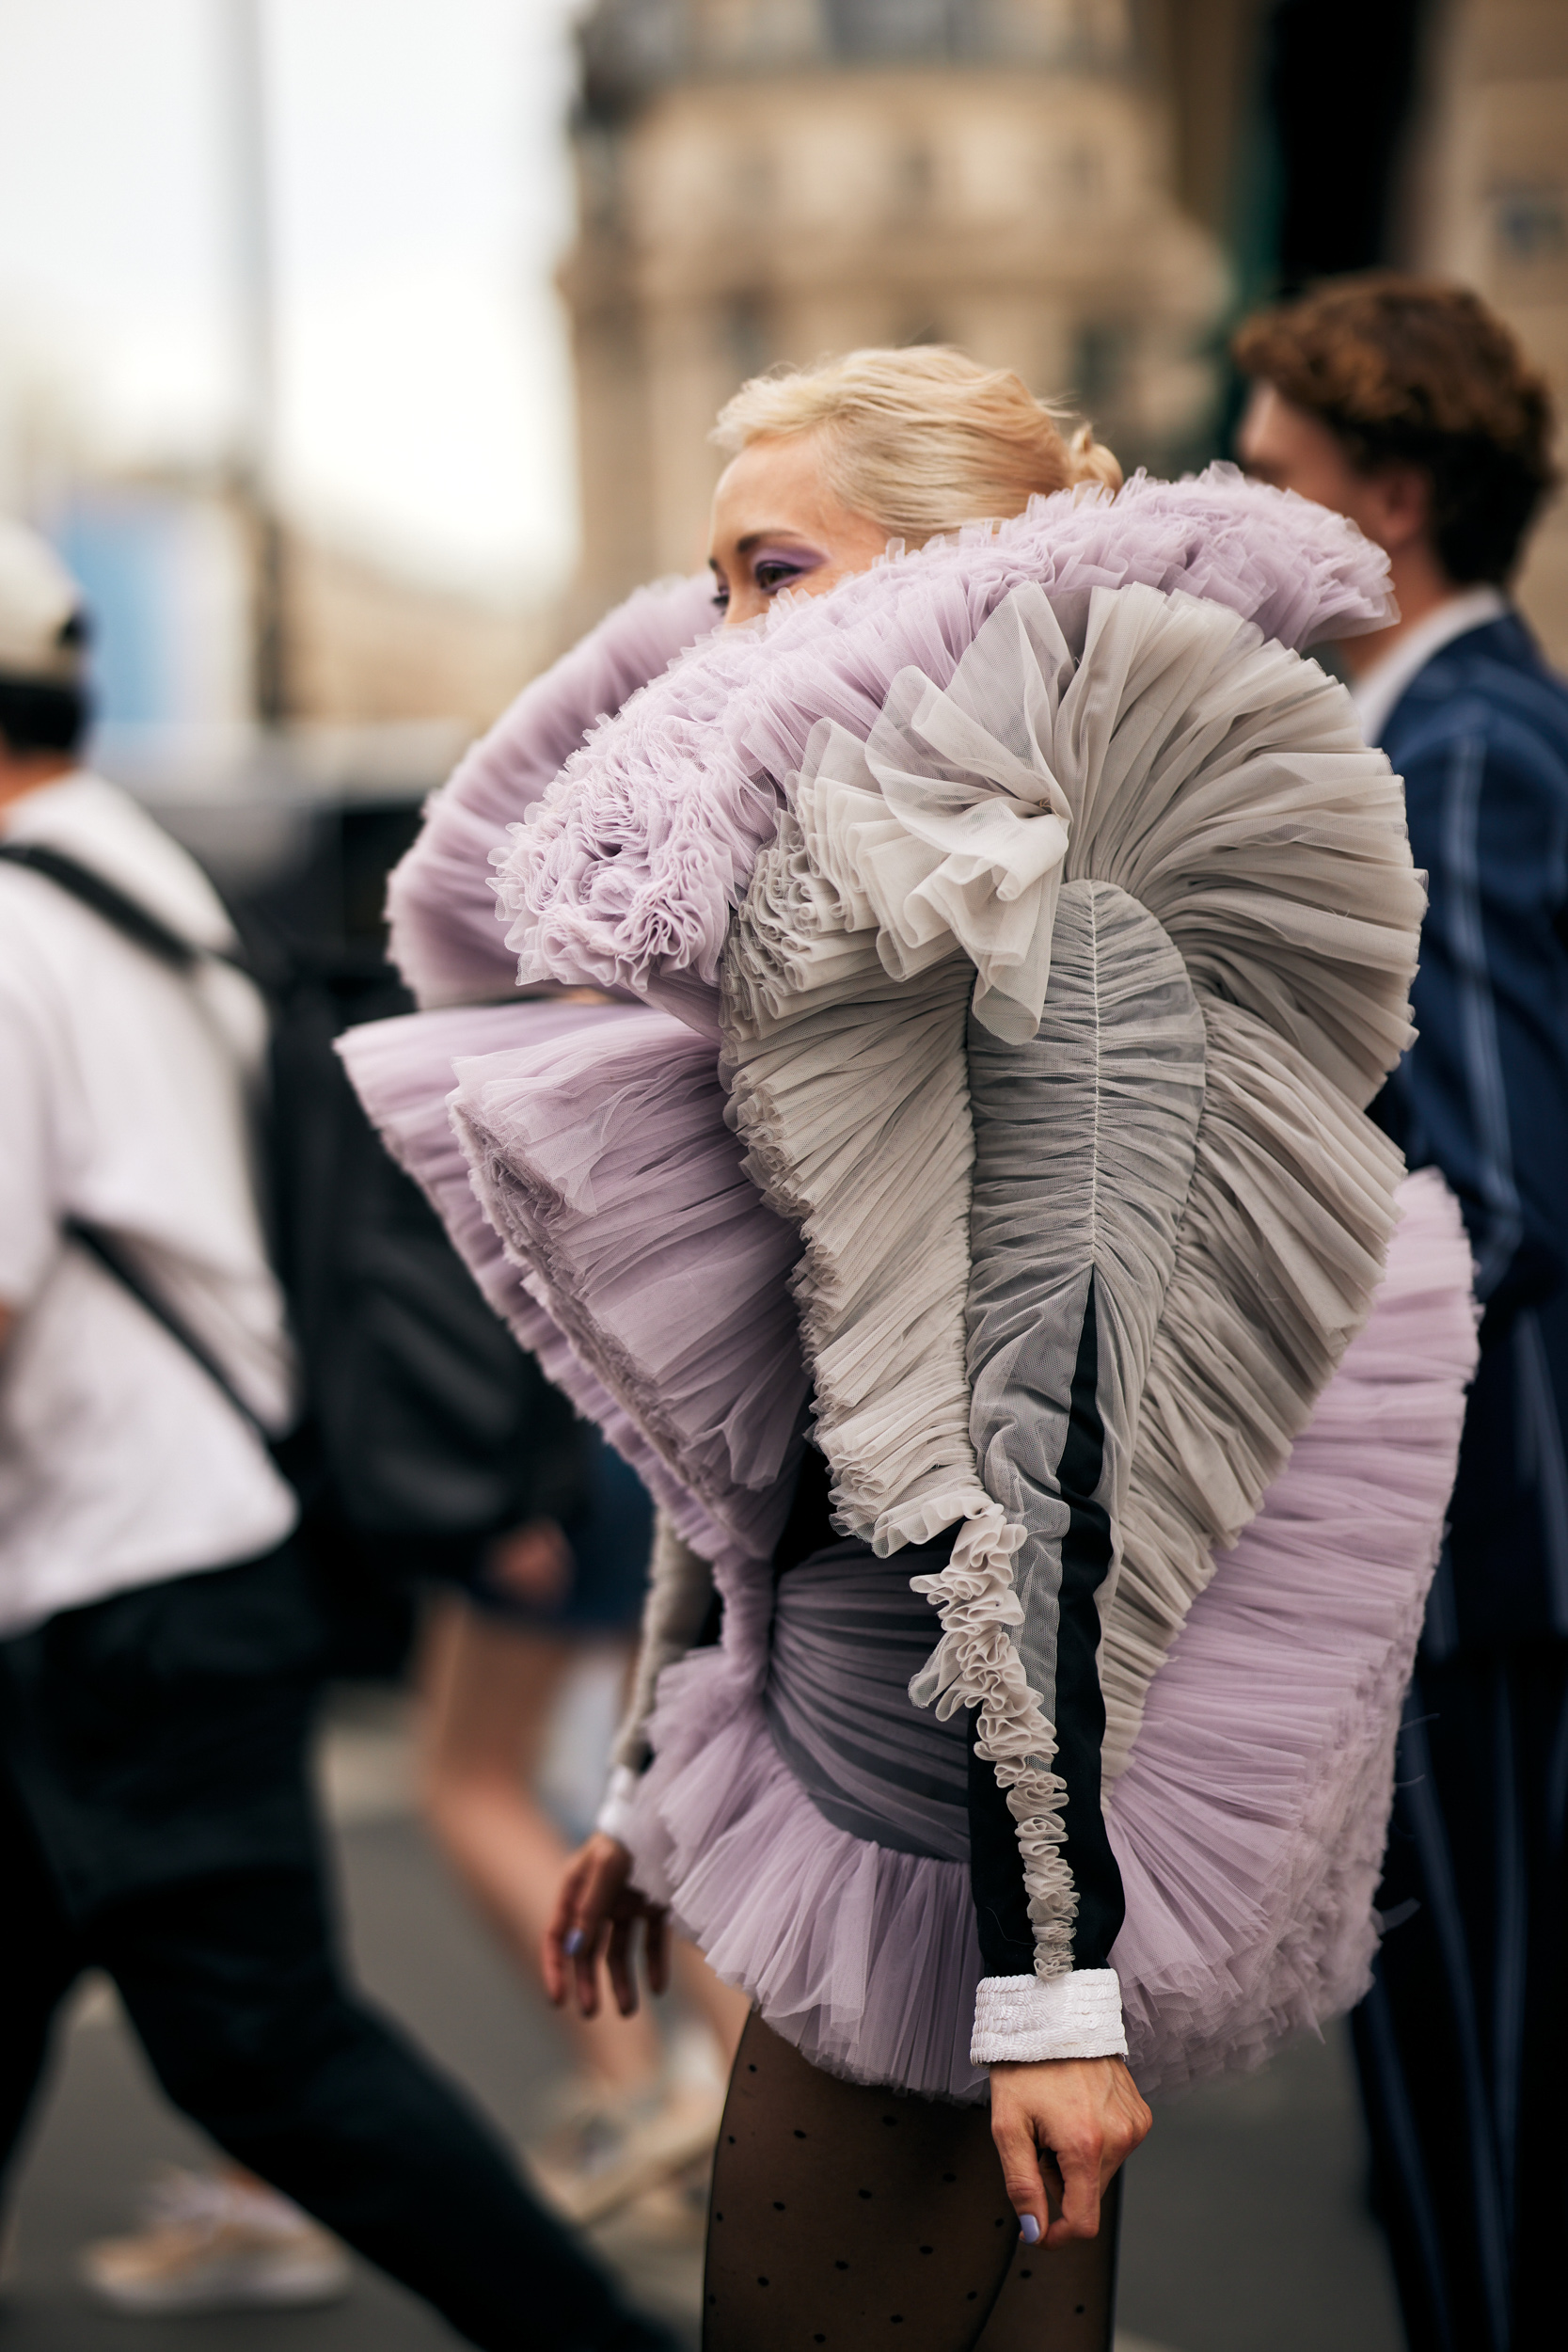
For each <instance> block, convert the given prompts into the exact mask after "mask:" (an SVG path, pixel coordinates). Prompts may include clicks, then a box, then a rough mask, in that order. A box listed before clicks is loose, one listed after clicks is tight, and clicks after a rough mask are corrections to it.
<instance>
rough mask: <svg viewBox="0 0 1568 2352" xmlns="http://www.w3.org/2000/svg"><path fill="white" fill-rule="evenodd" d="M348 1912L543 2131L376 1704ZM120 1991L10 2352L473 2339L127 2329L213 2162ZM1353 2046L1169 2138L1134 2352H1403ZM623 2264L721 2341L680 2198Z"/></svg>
mask: <svg viewBox="0 0 1568 2352" xmlns="http://www.w3.org/2000/svg"><path fill="white" fill-rule="evenodd" d="M325 1769H326V1782H327V1788H328V1791H329V1794H330V1796H331V1799H332V1804H333V1810H334V1813H335V1815H336V1816H337V1830H336V1836H337V1840H338V1848H339V1855H340V1867H341V1883H342V1893H343V1899H344V1903H345V1906H346V1911H347V1915H348V1920H349V1925H350V1931H351V1941H352V1945H353V1948H354V1950H355V1953H356V1959H357V1963H358V1965H359V1968H360V1970H361V1972H362V1975H363V1978H364V1980H365V1982H366V1984H367V1985H368V1986H369V1988H370V1989H371V1991H372V1994H374V1995H375V1996H376V1998H377V1999H378V2000H380V2001H381V2002H382V2003H384V2004H385V2005H386V2007H387V2008H388V2010H391V2011H392V2013H393V2014H394V2015H395V2016H397V2017H398V2018H400V2019H402V2020H403V2021H404V2023H405V2024H406V2025H407V2026H410V2027H411V2028H412V2029H413V2031H414V2032H415V2033H417V2034H418V2035H419V2037H420V2039H421V2041H423V2042H425V2043H426V2044H427V2045H428V2047H429V2048H430V2049H431V2050H432V2051H433V2052H434V2053H435V2054H436V2057H437V2058H439V2059H440V2060H441V2061H442V2062H443V2063H444V2064H445V2065H447V2066H448V2067H450V2068H451V2071H452V2072H453V2074H456V2075H457V2076H458V2077H459V2078H460V2079H461V2080H462V2081H463V2082H464V2083H466V2084H467V2086H468V2088H469V2089H470V2090H471V2091H472V2092H473V2093H474V2095H475V2096H476V2098H478V2099H479V2100H480V2102H481V2103H482V2104H483V2106H484V2107H485V2108H486V2109H487V2110H488V2111H489V2113H490V2114H491V2115H492V2116H493V2117H495V2118H496V2119H497V2120H498V2121H499V2122H500V2124H501V2126H502V2128H503V2129H504V2130H505V2131H506V2132H507V2133H508V2134H509V2135H511V2136H512V2137H514V2138H515V2139H516V2140H517V2141H519V2142H520V2141H523V2140H526V2139H528V2138H530V2137H533V2136H534V2135H536V2134H537V2133H538V2131H539V2130H540V2128H541V2126H542V2124H543V2122H545V2120H546V2116H547V2111H548V2096H549V2092H550V2090H551V2088H552V2085H553V2084H554V2083H555V2081H556V2080H557V2079H558V2077H559V2074H560V2059H559V2056H558V2051H557V2045H556V2043H555V2042H554V2040H553V2037H552V2032H551V2027H550V2025H549V2023H548V2021H547V2018H546V2013H545V2012H544V2010H543V2009H542V2007H541V2005H540V2004H539V2003H538V2002H537V2001H536V2000H535V1999H534V1997H533V1996H532V1995H531V1994H530V1993H528V1992H527V1991H526V1990H524V1989H523V1988H522V1987H520V1986H519V1985H518V1984H517V1983H516V1982H515V1979H513V1978H512V1976H511V1975H510V1973H509V1971H508V1969H507V1967H506V1965H505V1963H504V1962H503V1961H502V1959H501V1958H500V1956H499V1953H498V1951H497V1950H496V1949H495V1948H494V1947H493V1946H492V1944H491V1943H490V1941H489V1939H488V1937H487V1936H486V1934H485V1932H484V1931H483V1927H481V1926H480V1925H479V1923H478V1922H477V1921H476V1920H475V1919H474V1918H473V1917H472V1915H470V1913H469V1911H468V1909H467V1906H466V1904H465V1903H464V1901H463V1899H462V1898H461V1897H460V1896H459V1895H458V1894H457V1893H456V1891H455V1890H454V1889H453V1887H452V1886H451V1884H450V1883H449V1882H448V1880H447V1879H446V1877H445V1875H444V1873H443V1871H442V1868H441V1865H440V1863H439V1862H438V1861H437V1859H436V1856H435V1855H434V1854H433V1853H432V1851H430V1849H429V1847H428V1846H427V1844H426V1842H425V1839H424V1836H423V1835H422V1833H421V1831H420V1827H419V1825H418V1823H417V1822H416V1821H415V1820H412V1819H411V1818H410V1816H409V1813H408V1808H407V1797H406V1790H407V1785H408V1772H407V1767H406V1759H405V1754H404V1744H403V1740H402V1735H401V1729H400V1724H399V1708H398V1703H397V1702H396V1701H393V1700H390V1699H388V1700H385V1701H383V1700H380V1699H377V1698H373V1697H372V1698H371V1699H365V1698H356V1699H355V1700H354V1701H353V1702H352V1703H351V1705H350V1707H349V1708H347V1709H346V1710H342V1711H341V1719H340V1721H339V1722H338V1724H336V1725H335V1728H334V1730H333V1733H332V1735H331V1737H330V1740H329V1741H328V1743H327V1754H326V1757H325ZM203 2154H204V2147H203V2143H202V2142H201V2140H200V2139H199V2137H198V2135H197V2134H196V2133H194V2132H193V2131H192V2130H191V2129H190V2128H189V2127H188V2126H187V2125H186V2124H185V2123H184V2122H182V2120H181V2119H180V2118H179V2117H178V2116H176V2115H174V2114H173V2113H172V2112H171V2111H170V2110H169V2109H168V2108H167V2107H166V2106H165V2105H164V2103H163V2101H162V2099H161V2097H160V2096H159V2094H158V2092H157V2091H156V2090H154V2089H153V2087H152V2086H151V2084H150V2081H149V2079H148V2075H147V2072H146V2069H145V2067H144V2066H143V2063H142V2060H141V2058H140V2056H139V2054H138V2053H137V2052H136V2050H135V2047H134V2045H133V2044H132V2043H131V2042H130V2041H129V2040H128V2038H127V2036H126V2034H125V2031H124V2029H123V2027H122V2026H121V2024H120V2021H119V2013H118V2009H117V2006H116V2004H115V2001H114V1999H113V1996H112V1994H110V1993H109V1991H108V1988H107V1987H106V1986H104V1985H103V1984H101V1983H93V1984H88V1985H87V1986H86V1987H85V1988H84V1989H83V1991H82V1993H81V1994H79V1995H78V1999H77V2003H76V2007H75V2010H74V2014H73V2020H72V2024H71V2030H70V2032H69V2034H68V2035H66V2036H64V2037H62V2046H61V2049H60V2051H59V2055H58V2060H57V2064H56V2068H55V2078H54V2083H53V2088H52V2094H51V2096H50V2098H49V2101H48V2105H47V2110H46V2112H45V2113H44V2114H43V2116H42V2118H41V2121H40V2129H39V2132H38V2135H37V2137H36V2140H35V2143H34V2146H33V2150H32V2153H31V2157H30V2160H29V2161H28V2163H27V2164H26V2167H25V2170H24V2178H23V2181H22V2185H21V2193H20V2196H19V2198H18V2210H17V2217H16V2227H15V2235H14V2240H13V2245H12V2249H11V2252H10V2257H9V2260H8V2266H7V2285H6V2291H5V2296H4V2301H3V2304H0V2345H3V2346H4V2352H437V2347H438V2346H440V2345H443V2344H451V2343H452V2342H453V2341H454V2340H453V2339H452V2337H451V2335H450V2334H449V2333H448V2332H447V2330H446V2329H445V2328H444V2327H443V2326H442V2324H441V2323H440V2322H439V2321H437V2320H436V2319H435V2318H434V2317H432V2316H431V2315H429V2314H428V2313H427V2312H425V2311H424V2310H423V2309H422V2308H421V2307H420V2306H419V2305H417V2304H416V2303H414V2302H413V2301H412V2300H411V2299H410V2298H409V2297H408V2296H405V2295H404V2294H403V2293H402V2292H401V2291H400V2290H399V2289H398V2288H396V2287H393V2286H391V2285H389V2284H388V2283H387V2282H386V2281H384V2280H381V2279H379V2278H378V2277H376V2276H375V2275H374V2274H373V2273H372V2272H370V2271H368V2270H366V2269H364V2268H362V2267H361V2268H360V2269H359V2271H358V2275H357V2277H356V2283H355V2287H354V2291H353V2293H352V2295H351V2296H350V2297H349V2299H348V2300H347V2301H346V2302H344V2303H341V2304H339V2305H336V2306H332V2307H328V2308H326V2309H325V2310H322V2311H318V2312H301V2313H297V2314H293V2313H288V2314H280V2315H274V2314H260V2313H259V2314H245V2315H243V2316H236V2317H232V2318H224V2319H204V2318H188V2319H172V2320H140V2319H137V2320H127V2319H121V2318H117V2317H114V2316H110V2315H108V2314H101V2313H100V2312H97V2311H96V2310H95V2308H94V2307H93V2306H92V2304H91V2303H90V2302H89V2301H88V2299H87V2296H86V2295H85V2294H84V2293H83V2291H82V2290H81V2288H80V2287H79V2286H78V2285H77V2283H76V2280H75V2278H74V2274H73V2259H74V2255H75V2252H76V2249H78V2248H79V2247H80V2246H81V2244H82V2243H83V2242H84V2240H86V2239H88V2238H92V2237H96V2236H101V2235H105V2234H110V2233H116V2232H119V2231H122V2230H124V2229H125V2228H126V2227H127V2226H128V2225H129V2223H130V2221H131V2219H132V2216H133V2208H134V2205H135V2198H136V2195H137V2192H138V2190H139V2189H140V2187H141V2185H142V2184H143V2183H144V2181H145V2179H146V2176H147V2174H148V2172H149V2170H150V2168H152V2167H153V2166H155V2165H157V2164H159V2163H164V2162H175V2163H200V2162H201V2161H202V2159H203ZM1361 2166H1362V2156H1361V2141H1360V2127H1359V2123H1358V2121H1357V2118H1356V2114H1355V2108H1354V2095H1353V2091H1352V2088H1351V2081H1350V2074H1349V2060H1348V2057H1347V2054H1346V2051H1345V2047H1344V2044H1343V2041H1342V2039H1341V2037H1340V2036H1339V2035H1338V2034H1336V2035H1335V2036H1334V2037H1333V2038H1332V2039H1331V2040H1330V2041H1329V2042H1327V2043H1325V2044H1317V2043H1303V2044H1300V2045H1298V2046H1297V2047H1295V2048H1293V2049H1292V2050H1291V2051H1288V2052H1287V2053H1286V2055H1285V2056H1284V2058H1281V2059H1280V2060H1279V2061H1278V2062H1277V2063H1276V2064H1275V2065H1274V2066H1273V2067H1271V2068H1269V2069H1268V2070H1267V2071H1266V2072H1265V2073H1264V2074H1259V2075H1257V2076H1254V2077H1251V2078H1250V2079H1247V2080H1245V2081H1242V2082H1238V2083H1234V2084H1227V2085H1225V2086H1222V2087H1220V2088H1219V2089H1215V2090H1207V2091H1203V2092H1199V2093H1197V2094H1196V2095H1195V2096H1194V2097H1192V2098H1190V2099H1187V2100H1185V2101H1182V2102H1180V2103H1179V2104H1176V2105H1173V2106H1171V2107H1170V2108H1168V2109H1167V2110H1166V2111H1164V2113H1162V2114H1160V2115H1159V2116H1158V2117H1157V2120H1156V2128H1155V2131H1154V2134H1153V2136H1152V2137H1151V2138H1150V2139H1149V2141H1148V2145H1147V2147H1146V2148H1145V2149H1144V2151H1143V2152H1142V2153H1141V2154H1140V2155H1139V2156H1138V2157H1137V2158H1136V2159H1135V2160H1134V2164H1133V2167H1132V2174H1131V2177H1130V2183H1129V2194H1128V2201H1127V2220H1126V2232H1125V2240H1124V2248H1123V2259H1122V2286H1121V2303H1120V2309H1121V2317H1122V2322H1123V2327H1124V2329H1125V2330H1126V2331H1127V2332H1125V2333H1124V2334H1123V2335H1122V2336H1121V2337H1120V2338H1118V2347H1117V2352H1261V2348H1262V2347H1267V2352H1322V2347H1323V2345H1324V2344H1333V2345H1334V2346H1335V2348H1336V2352H1398V2346H1399V2331H1398V2327H1397V2323H1396V2320H1395V2316H1394V2310H1393V2302H1392V2296H1391V2293H1390V2290H1389V2286H1388V2282H1387V2277H1386V2268H1385V2265H1384V2260H1383V2254H1382V2249H1381V2246H1380V2243H1379V2240H1378V2237H1377V2233H1376V2232H1375V2230H1374V2229H1373V2227H1372V2225H1371V2223H1370V2219H1369V2218H1368V2217H1367V2214H1366V2211H1365V2207H1364V2204H1363V2202H1362V2200H1361ZM595 2237H596V2241H597V2243H598V2244H599V2246H600V2247H601V2249H603V2251H604V2252H605V2254H606V2255H607V2256H608V2257H609V2258H610V2260H611V2261H613V2262H615V2263H616V2264H617V2265H619V2266H620V2267H621V2268H622V2270H623V2271H624V2273H625V2275H626V2278H627V2279H628V2280H629V2281H630V2282H631V2283H632V2284H633V2286H634V2288H635V2290H636V2291H637V2292H638V2293H639V2294H640V2295H641V2297H642V2298H643V2300H644V2301H645V2302H646V2303H648V2304H649V2305H652V2306H655V2307H657V2309H658V2310H659V2311H661V2312H665V2313H667V2314H668V2315H669V2316H670V2317H671V2318H672V2319H673V2320H674V2321H676V2322H677V2323H678V2324H680V2325H681V2326H682V2327H683V2328H686V2329H688V2330H689V2341H690V2342H691V2344H692V2345H693V2346H695V2344H696V2342H697V2334H696V2320H697V2312H698V2287H699V2275H700V2267H701V2260H702V2250H701V2236H700V2225H699V2223H698V2222H697V2220H696V2218H695V2216H694V2215H693V2216H691V2217H687V2218H685V2219H684V2221H683V2217H682V2215H681V2212H680V2210H679V2208H678V2206H677V2205H676V2204H675V2203H674V2202H673V2201H670V2202H669V2203H667V2204H666V2205H665V2207H664V2208H662V2209H661V2210H659V2211H657V2212H647V2213H643V2214H638V2215H634V2216H629V2217H622V2218H620V2219H619V2220H616V2221H613V2222H610V2223H607V2224H605V2225H604V2226H603V2227H601V2229H600V2230H598V2231H597V2232H596V2233H595Z"/></svg>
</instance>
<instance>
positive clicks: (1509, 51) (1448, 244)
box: [1403, 0, 1568, 668]
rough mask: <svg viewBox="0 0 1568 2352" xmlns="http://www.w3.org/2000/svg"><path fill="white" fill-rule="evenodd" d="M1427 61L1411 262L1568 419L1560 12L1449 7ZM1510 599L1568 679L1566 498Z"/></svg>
mask: <svg viewBox="0 0 1568 2352" xmlns="http://www.w3.org/2000/svg"><path fill="white" fill-rule="evenodd" d="M1423 62H1424V87H1423V88H1422V90H1421V92H1420V99H1419V112H1418V119H1417V124H1416V135H1415V139H1414V142H1413V148H1412V153H1411V156H1410V159H1409V172H1408V185H1407V188H1406V190H1405V191H1404V196H1403V202H1404V207H1405V214H1406V225H1405V228H1404V236H1405V243H1406V248H1407V250H1408V252H1409V255H1410V258H1411V260H1412V261H1414V262H1416V263H1417V264H1418V266H1420V267H1422V268H1427V269H1433V270H1438V271H1441V272H1442V273H1443V274H1444V275H1445V276H1447V277H1451V278H1462V279H1463V280H1464V281H1465V283H1466V284H1467V285H1471V286H1474V287H1476V288H1477V290H1478V291H1479V292H1480V293H1481V294H1484V295H1485V296H1486V299H1487V300H1488V301H1489V302H1491V303H1493V304H1495V305H1496V307H1497V309H1498V310H1500V311H1501V312H1502V314H1503V316H1504V318H1506V319H1507V320H1508V321H1509V323H1510V325H1511V326H1513V328H1514V330H1515V331H1516V333H1517V334H1518V336H1519V338H1520V340H1521V342H1523V343H1524V345H1525V348H1526V350H1527V351H1528V352H1529V353H1530V355H1531V357H1532V358H1534V359H1535V360H1536V361H1537V362H1538V363H1539V364H1540V365H1541V366H1543V367H1544V369H1545V370H1546V372H1547V373H1548V375H1549V376H1550V377H1551V380H1552V385H1553V388H1554V389H1555V391H1556V394H1557V400H1558V407H1559V413H1560V415H1562V414H1568V0H1451V4H1450V5H1449V6H1448V7H1445V8H1442V9H1440V10H1439V11H1437V13H1436V18H1435V22H1434V24H1433V38H1432V41H1431V47H1430V50H1429V52H1428V55H1427V56H1426V58H1425V59H1424V61H1423ZM1560 457H1568V451H1563V450H1561V449H1560ZM1519 597H1520V602H1521V603H1522V605H1523V606H1524V609H1525V611H1526V612H1527V613H1528V616H1529V618H1530V620H1531V621H1532V622H1533V623H1534V625H1535V628H1536V629H1537V630H1538V631H1539V633H1540V635H1541V637H1542V639H1543V640H1544V644H1545V645H1546V647H1547V650H1548V652H1549V653H1550V655H1551V657H1552V659H1553V660H1555V661H1556V662H1558V663H1559V664H1560V666H1561V667H1564V668H1568V498H1563V497H1559V499H1558V500H1557V501H1556V503H1555V505H1554V506H1553V507H1552V509H1551V511H1550V512H1549V513H1548V515H1547V516H1546V519H1545V521H1544V524H1543V525H1542V526H1541V528H1540V530H1539V531H1538V532H1537V533H1536V536H1535V539H1534V541H1533V543H1532V546H1531V550H1530V554H1529V557H1528V561H1527V563H1526V565H1525V571H1524V575H1523V578H1522V580H1520V583H1519Z"/></svg>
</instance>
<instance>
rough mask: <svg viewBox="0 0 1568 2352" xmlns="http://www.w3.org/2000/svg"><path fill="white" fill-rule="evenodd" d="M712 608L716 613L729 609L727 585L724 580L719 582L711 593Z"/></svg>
mask: <svg viewBox="0 0 1568 2352" xmlns="http://www.w3.org/2000/svg"><path fill="white" fill-rule="evenodd" d="M713 608H714V611H715V612H728V611H729V609H730V591H729V583H728V582H727V581H726V580H720V581H719V583H718V585H717V586H716V587H715V589H714V591H713Z"/></svg>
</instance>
